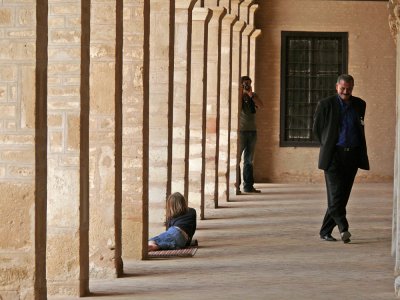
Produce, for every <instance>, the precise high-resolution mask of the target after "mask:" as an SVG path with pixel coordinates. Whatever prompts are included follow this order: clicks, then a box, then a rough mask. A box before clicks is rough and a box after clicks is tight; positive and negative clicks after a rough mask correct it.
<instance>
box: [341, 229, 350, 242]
mask: <svg viewBox="0 0 400 300" xmlns="http://www.w3.org/2000/svg"><path fill="white" fill-rule="evenodd" d="M340 236H341V237H342V241H343V243H345V244H347V243H350V242H351V240H350V237H351V233H350V232H348V231H343V232H342V233H340Z"/></svg>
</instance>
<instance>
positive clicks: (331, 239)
mask: <svg viewBox="0 0 400 300" xmlns="http://www.w3.org/2000/svg"><path fill="white" fill-rule="evenodd" d="M320 237H321V240H324V241H328V242H336V241H337V239H335V238H334V237H333V236H332V235H331V234H330V233H328V234H325V235H321V236H320Z"/></svg>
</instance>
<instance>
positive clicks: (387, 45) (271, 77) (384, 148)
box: [255, 0, 396, 182]
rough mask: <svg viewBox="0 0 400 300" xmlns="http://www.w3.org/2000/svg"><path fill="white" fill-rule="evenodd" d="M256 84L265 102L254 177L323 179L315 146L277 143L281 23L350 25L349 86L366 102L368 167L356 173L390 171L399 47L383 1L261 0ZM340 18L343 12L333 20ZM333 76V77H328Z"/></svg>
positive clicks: (339, 28) (295, 27)
mask: <svg viewBox="0 0 400 300" xmlns="http://www.w3.org/2000/svg"><path fill="white" fill-rule="evenodd" d="M258 3H259V9H258V10H257V12H256V24H255V25H256V27H257V28H259V29H261V30H262V32H263V33H262V34H261V35H260V37H259V38H258V40H257V51H256V68H255V70H256V80H255V85H256V92H258V94H259V95H260V97H261V99H262V100H263V101H264V103H265V104H266V107H265V109H263V111H260V113H259V114H258V116H257V119H258V120H257V121H258V124H257V125H258V128H259V131H258V140H257V148H256V157H255V179H256V181H258V182H296V181H299V182H316V181H318V182H321V181H323V174H322V173H321V171H319V170H318V169H317V160H318V149H317V148H304V147H298V148H294V147H279V126H280V80H281V77H280V76H281V75H280V66H281V60H280V55H281V31H322V32H348V33H349V56H348V57H349V63H348V71H349V73H350V74H352V75H353V76H354V78H355V88H354V91H353V94H354V95H356V96H359V97H361V98H363V99H364V100H365V101H366V102H367V113H366V117H365V123H366V125H365V130H366V137H367V146H368V152H369V156H370V162H371V170H370V171H360V172H359V173H358V175H357V178H358V179H357V180H362V181H390V180H391V179H392V178H393V157H394V156H393V155H394V141H395V138H394V137H395V135H394V134H395V120H396V119H395V84H394V82H396V77H395V76H396V72H395V69H396V55H395V49H394V47H393V40H392V38H391V36H390V31H389V30H388V28H389V27H388V11H387V2H386V1H322V0H318V1H309V0H305V1H296V0H289V1H280V0H273V1H258ZM338 20H340V21H339V22H338ZM334 84H335V83H334V82H333V83H332V85H334Z"/></svg>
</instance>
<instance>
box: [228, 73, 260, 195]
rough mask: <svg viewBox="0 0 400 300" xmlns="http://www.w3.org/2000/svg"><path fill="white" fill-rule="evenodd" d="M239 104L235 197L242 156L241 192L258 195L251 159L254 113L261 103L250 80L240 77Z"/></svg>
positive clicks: (252, 155)
mask: <svg viewBox="0 0 400 300" xmlns="http://www.w3.org/2000/svg"><path fill="white" fill-rule="evenodd" d="M240 94H241V95H242V97H241V103H240V104H239V107H240V113H239V161H238V163H237V171H236V176H237V178H236V185H235V186H236V195H240V194H241V191H240V185H241V183H242V180H241V179H242V178H241V171H240V160H241V157H242V154H243V190H244V192H245V193H260V192H261V191H260V190H256V189H255V188H254V186H253V185H254V177H253V159H254V151H255V146H256V141H257V127H256V112H257V110H258V109H259V108H261V107H263V103H262V102H261V100H260V98H259V97H258V95H257V94H256V93H254V92H253V88H252V86H251V78H250V77H249V76H242V78H241V79H240Z"/></svg>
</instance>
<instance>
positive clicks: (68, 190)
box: [47, 0, 90, 296]
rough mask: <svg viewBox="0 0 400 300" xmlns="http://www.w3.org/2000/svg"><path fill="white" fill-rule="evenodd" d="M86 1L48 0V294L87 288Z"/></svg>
mask: <svg viewBox="0 0 400 300" xmlns="http://www.w3.org/2000/svg"><path fill="white" fill-rule="evenodd" d="M89 22H90V7H89V3H88V2H86V1H78V0H75V1H70V2H68V3H63V2H60V1H56V0H51V1H49V30H48V35H49V47H48V53H49V64H48V120H49V121H48V131H49V140H48V150H49V155H48V194H47V197H48V214H47V216H48V222H47V226H48V235H47V240H48V246H47V283H48V293H49V295H70V296H83V295H85V294H87V293H88V291H89V278H88V277H89V276H88V269H89V259H88V253H89V249H88V247H89V241H88V230H89V228H88V227H89V226H88V223H89V180H88V178H89V176H88V175H89V174H88V170H89V169H88V161H89V143H88V141H89V63H90V58H89V36H90V32H89V30H90V26H89Z"/></svg>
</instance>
